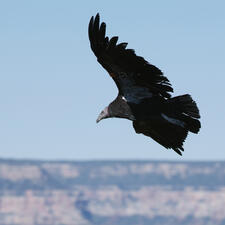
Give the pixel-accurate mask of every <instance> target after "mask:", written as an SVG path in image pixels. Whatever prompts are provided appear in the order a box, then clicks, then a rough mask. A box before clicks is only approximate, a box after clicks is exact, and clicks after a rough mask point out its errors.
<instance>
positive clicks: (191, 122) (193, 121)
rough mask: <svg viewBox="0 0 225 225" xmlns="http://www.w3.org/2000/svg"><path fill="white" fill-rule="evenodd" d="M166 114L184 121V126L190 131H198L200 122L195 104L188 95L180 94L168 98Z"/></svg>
mask: <svg viewBox="0 0 225 225" xmlns="http://www.w3.org/2000/svg"><path fill="white" fill-rule="evenodd" d="M167 104H168V114H169V115H171V116H172V117H175V119H178V120H179V121H182V122H184V124H185V127H186V128H187V129H188V130H189V131H191V132H192V133H196V134H197V133H198V132H199V130H200V128H201V123H200V121H199V120H198V119H199V118H200V114H199V110H198V107H197V104H196V103H195V101H193V99H192V98H191V96H190V95H188V94H186V95H180V96H177V97H174V98H171V99H168V101H167Z"/></svg>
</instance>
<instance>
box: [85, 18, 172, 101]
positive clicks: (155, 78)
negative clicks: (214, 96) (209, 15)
mask: <svg viewBox="0 0 225 225" xmlns="http://www.w3.org/2000/svg"><path fill="white" fill-rule="evenodd" d="M99 20H100V18H99V14H97V15H96V16H95V18H94V17H91V20H90V23H89V29H88V31H89V39H90V44H91V49H92V51H93V52H94V54H95V55H96V57H97V59H98V62H99V63H100V64H101V65H102V66H103V67H104V68H105V69H106V70H107V71H108V73H109V74H110V76H111V77H112V78H113V80H114V81H115V83H116V85H117V87H118V89H119V94H121V95H122V96H124V98H125V99H126V101H128V102H134V103H138V102H140V100H142V99H144V98H150V97H152V96H162V97H164V98H170V93H169V92H173V89H172V87H171V84H170V83H169V80H168V79H167V78H166V77H165V76H163V73H162V71H161V70H160V69H158V68H157V67H155V66H154V65H151V64H150V63H148V62H147V61H146V60H145V59H144V58H143V57H140V56H137V55H136V54H135V52H134V50H133V49H126V46H127V43H120V44H117V41H118V37H112V38H111V39H110V40H109V38H108V37H107V36H106V35H105V31H106V24H105V23H104V22H103V23H101V24H100V22H99Z"/></svg>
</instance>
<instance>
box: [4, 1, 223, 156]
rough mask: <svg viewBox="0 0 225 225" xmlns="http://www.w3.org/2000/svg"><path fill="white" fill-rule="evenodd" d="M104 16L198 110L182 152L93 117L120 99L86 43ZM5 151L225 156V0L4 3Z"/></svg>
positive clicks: (126, 124)
mask: <svg viewBox="0 0 225 225" xmlns="http://www.w3.org/2000/svg"><path fill="white" fill-rule="evenodd" d="M97 12H99V13H100V16H101V20H102V21H105V22H106V24H107V34H108V35H109V36H111V35H118V36H119V37H120V38H119V40H120V41H126V42H128V43H129V45H128V47H129V48H134V49H135V50H136V53H137V54H138V55H141V56H143V57H145V59H146V60H148V61H150V62H151V63H152V64H154V65H156V66H158V67H159V68H160V69H161V70H162V71H164V73H165V75H166V76H167V77H168V78H169V80H170V81H171V83H172V85H173V88H174V95H180V94H185V93H190V94H191V95H192V97H193V98H194V99H195V100H196V102H197V103H198V106H199V108H200V112H201V116H202V119H201V122H202V129H201V132H200V133H199V135H192V134H190V135H189V136H188V138H187V140H186V142H185V145H184V148H185V153H184V155H183V158H181V157H180V156H178V155H177V154H175V153H174V152H173V151H171V150H166V149H164V148H163V147H162V146H160V145H159V144H157V143H156V142H154V141H153V140H151V139H150V138H148V137H145V136H143V135H137V134H135V131H134V130H133V128H132V124H131V122H130V121H128V120H122V119H108V120H104V121H102V122H100V123H99V124H96V123H95V120H96V118H97V116H98V114H99V112H100V111H101V110H102V109H103V108H104V107H105V106H106V105H108V104H109V103H110V102H111V101H112V100H113V99H114V98H115V97H116V95H117V89H116V86H115V84H114V83H113V81H112V80H111V78H110V77H109V76H108V75H107V73H106V71H104V69H103V68H101V66H100V65H99V64H98V63H97V61H96V58H95V57H94V55H93V53H92V52H91V50H90V47H89V41H88V37H87V26H88V22H89V19H90V17H91V16H92V15H95V14H96V13H97ZM0 27H1V30H0V110H1V111H0V115H1V116H0V137H1V138H0V157H5V158H34V159H70V160H79V159H82V160H89V159H160V160H164V159H170V160H224V159H225V149H224V146H225V135H224V127H225V106H224V104H225V94H224V92H225V90H224V83H225V74H224V65H225V29H224V28H225V2H224V1H222V0H221V1H217V0H215V1H207V0H205V1H202V0H199V1H194V0H190V1H174V0H171V1H162V0H159V1H133V2H131V1H122V2H121V1H69V0H68V1H55V0H54V1H52V0H49V1H43V0H39V1H30V0H29V1H23V0H21V1H1V3H0Z"/></svg>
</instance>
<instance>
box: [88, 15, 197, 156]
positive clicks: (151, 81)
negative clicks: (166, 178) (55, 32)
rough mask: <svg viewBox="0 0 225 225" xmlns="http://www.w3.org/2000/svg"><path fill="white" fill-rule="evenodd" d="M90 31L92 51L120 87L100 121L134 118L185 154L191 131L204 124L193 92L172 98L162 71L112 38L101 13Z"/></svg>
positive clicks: (153, 135) (137, 128)
mask: <svg viewBox="0 0 225 225" xmlns="http://www.w3.org/2000/svg"><path fill="white" fill-rule="evenodd" d="M88 33H89V39H90V44H91V49H92V51H93V52H94V54H95V56H96V57H97V60H98V62H99V63H100V64H101V65H102V66H103V67H104V68H105V69H106V70H107V71H108V73H109V75H110V76H111V77H112V79H113V80H114V81H115V83H116V85H117V87H118V90H119V93H118V96H117V98H116V99H115V100H114V101H113V102H112V103H110V104H109V106H107V107H106V108H105V109H104V110H103V111H102V112H101V113H100V115H99V117H98V119H97V122H99V121H100V120H102V119H105V118H111V117H118V118H126V119H129V120H132V121H133V127H134V129H135V131H136V132H137V133H142V134H144V135H146V136H149V137H151V138H153V139H154V140H155V141H157V142H158V143H159V144H161V145H163V146H164V147H165V148H172V149H173V150H174V151H176V152H177V153H178V154H180V155H181V152H180V151H183V142H184V140H185V139H186V136H187V134H188V131H191V132H193V133H198V131H199V129H200V127H201V125H200V122H199V120H198V119H199V118H200V115H199V110H198V108H197V105H196V103H195V102H194V101H193V100H192V98H191V96H190V95H182V96H177V97H173V98H171V92H173V88H172V87H171V84H170V82H169V80H168V79H167V78H166V77H165V76H164V75H163V73H162V71H161V70H160V69H158V68H157V67H156V66H154V65H152V64H150V63H149V62H147V61H146V60H145V59H144V58H143V57H140V56H137V55H136V54H135V51H134V50H133V49H127V48H126V47H127V43H119V44H117V42H118V37H117V36H115V37H112V38H111V39H109V38H108V37H107V36H106V35H105V33H106V24H105V23H104V22H103V23H101V24H100V18H99V14H97V15H96V16H95V17H92V18H91V20H90V23H89V29H88Z"/></svg>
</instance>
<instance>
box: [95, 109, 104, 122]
mask: <svg viewBox="0 0 225 225" xmlns="http://www.w3.org/2000/svg"><path fill="white" fill-rule="evenodd" d="M104 118H105V115H104V112H101V113H100V114H99V116H98V118H97V120H96V123H98V122H100V121H101V120H102V119H104Z"/></svg>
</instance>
